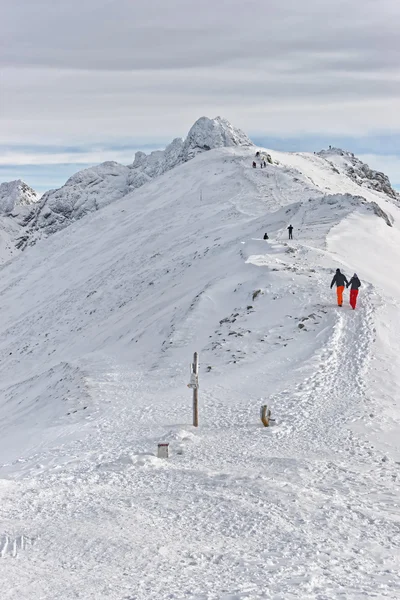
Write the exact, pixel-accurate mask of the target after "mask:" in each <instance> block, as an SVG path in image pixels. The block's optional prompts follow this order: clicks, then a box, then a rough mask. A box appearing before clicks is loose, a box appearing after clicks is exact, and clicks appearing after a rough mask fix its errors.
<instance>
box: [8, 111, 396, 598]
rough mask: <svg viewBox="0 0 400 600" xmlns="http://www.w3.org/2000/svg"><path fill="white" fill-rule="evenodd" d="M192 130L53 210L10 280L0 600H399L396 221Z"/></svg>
mask: <svg viewBox="0 0 400 600" xmlns="http://www.w3.org/2000/svg"><path fill="white" fill-rule="evenodd" d="M215 123H216V124H215ZM203 125H204V123H203ZM218 126H219V128H218ZM194 127H195V132H194V134H195V135H194V136H193V137H194V138H195V140H196V141H195V142H194V141H193V139H192V138H191V136H190V134H189V136H188V138H187V140H188V139H190V142H187V140H186V141H185V142H182V141H176V140H175V141H174V142H173V143H172V145H171V146H170V147H169V151H168V148H167V150H166V151H165V153H164V154H163V156H162V157H161V156H160V155H159V154H156V155H154V153H153V154H152V155H150V156H149V157H146V156H143V155H139V156H136V159H135V163H136V166H135V163H134V164H133V166H131V167H123V166H122V165H118V164H117V163H106V165H101V166H100V167H96V168H93V169H90V170H86V171H83V172H81V173H78V174H77V175H75V176H74V177H72V178H71V179H70V180H69V182H67V184H66V186H64V188H61V190H58V191H55V192H51V193H50V195H48V196H47V199H46V200H45V201H44V202H43V199H42V201H41V202H42V204H41V209H40V210H39V212H38V213H36V216H37V219H38V220H37V221H36V222H37V223H39V220H40V219H42V218H43V219H45V218H46V217H45V213H44V210H47V209H46V208H45V205H46V206H47V207H48V209H49V210H50V206H51V211H52V214H51V215H49V217H48V218H49V219H51V222H52V223H53V225H52V227H53V230H51V229H48V230H47V233H46V236H48V237H46V236H45V239H42V240H41V241H38V242H37V243H36V245H34V246H32V247H29V245H28V247H27V249H26V250H25V251H24V252H22V253H19V254H18V256H15V257H14V258H13V259H12V260H9V261H8V262H7V263H6V264H4V265H3V266H2V267H1V278H0V309H1V315H2V319H1V333H0V370H1V380H0V381H1V383H0V386H1V388H0V389H1V394H0V449H1V454H0V457H1V458H0V495H1V508H0V511H1V512H0V515H1V518H0V568H1V574H2V584H3V597H5V598H10V599H18V600H24V599H25V598H26V599H28V598H29V599H32V598H43V599H49V600H50V599H51V600H66V599H69V598H82V599H85V600H91V599H93V600H94V599H96V600H98V599H99V598H101V599H103V598H110V599H115V600H122V599H125V600H128V599H129V600H133V599H135V600H153V599H154V600H156V599H157V600H159V599H164V598H165V599H167V598H170V599H171V598H174V599H177V600H178V599H179V600H182V599H183V598H188V599H189V598H190V599H196V600H206V599H207V600H208V599H223V600H228V599H229V600H244V599H246V600H250V599H259V598H266V599H273V600H291V599H300V598H301V599H302V600H311V599H318V600H338V599H343V600H344V599H345V600H361V599H365V598H378V599H381V598H382V599H383V598H389V599H393V600H394V599H397V598H399V597H400V579H399V567H400V553H399V546H400V536H399V525H400V509H399V465H400V442H399V440H400V437H399V425H398V423H399V412H400V410H399V404H400V398H399V392H398V390H399V386H400V375H399V373H400V341H399V340H400V324H399V319H398V315H399V308H400V283H399V280H398V277H397V271H396V269H397V264H398V263H399V261H400V226H399V223H400V208H399V205H398V199H397V198H396V197H394V196H393V195H392V194H390V193H385V191H384V190H383V189H377V188H376V186H372V187H370V186H364V185H360V182H359V181H355V180H354V178H352V177H349V175H348V173H347V168H348V164H347V162H346V165H340V164H339V165H338V164H336V163H335V161H333V160H332V158H331V157H330V158H329V160H328V158H327V157H325V156H321V155H315V154H307V153H296V154H285V153H281V152H274V151H273V150H268V153H269V154H270V155H271V157H272V164H267V166H266V167H265V168H263V169H260V167H259V164H258V165H257V168H256V169H254V168H252V161H253V160H254V156H255V152H256V150H257V149H256V148H254V147H253V146H252V145H251V143H250V142H249V140H248V138H246V137H245V136H244V134H242V133H236V130H233V128H232V129H231V126H228V125H226V124H225V122H224V120H223V119H220V120H218V121H217V120H213V121H212V122H211V124H209V123H208V121H207V122H206V124H205V126H203V127H200V132H199V131H197V133H196V127H197V125H196V124H195V126H194ZM221 127H222V129H223V131H221ZM209 130H210V131H209ZM232 131H233V133H232ZM210 132H211V133H210ZM210 137H211V138H213V139H214V140H215V139H217V140H219V141H217V142H215V144H214V145H212V144H211V145H210V143H209V141H210ZM232 140H234V141H232ZM185 145H186V146H185ZM208 147H209V148H210V149H208ZM211 148H212V149H211ZM168 157H169V158H168ZM167 164H168V165H169V166H168V167H166V165H167ZM105 173H107V176H105V175H104V174H105ZM133 174H134V177H136V176H137V177H138V179H135V181H139V179H140V180H141V185H140V188H139V186H138V185H136V184H132V181H133V179H132V177H133ZM129 182H131V183H129ZM65 188H70V189H69V190H68V192H67V190H66V189H65ZM78 188H79V189H80V190H81V193H80V195H79V199H78V196H75V195H74V192H73V190H74V189H75V190H77V189H78ZM93 189H97V190H98V193H97V194H95V195H93V194H92V192H91V190H93ZM57 194H58V195H57ZM50 198H51V201H50ZM96 203H97V204H96ZM85 213H90V214H86V216H84V214H85ZM71 215H74V217H73V219H70V216H71ZM63 217H65V219H66V220H69V222H68V227H66V226H64V227H63V225H65V223H66V221H64V220H63ZM49 222H50V221H49ZM289 224H292V225H293V227H294V231H293V237H294V239H293V240H290V241H289V240H288V239H287V237H288V236H287V229H286V228H287V227H288V225H289ZM52 231H53V232H55V233H56V235H50V233H51V232H52ZM265 232H268V236H269V239H268V240H263V239H262V238H263V235H264V233H265ZM338 267H339V268H340V269H341V270H342V271H343V272H344V273H345V274H346V275H347V276H351V275H352V274H353V273H354V272H357V274H358V276H359V277H360V279H361V281H362V287H361V290H360V295H359V301H358V306H357V308H356V310H355V311H353V310H351V309H350V307H349V305H348V292H347V291H346V303H345V306H343V307H342V308H338V307H337V306H336V305H335V293H334V290H330V287H329V285H330V282H331V279H332V276H333V274H334V272H335V269H336V268H338ZM194 352H198V353H199V356H200V373H199V382H200V388H199V421H200V424H199V427H198V428H194V427H193V426H192V396H191V391H190V390H189V389H188V388H187V383H188V382H189V375H190V374H189V364H190V362H191V361H192V357H193V353H194ZM263 404H268V406H269V407H270V408H271V410H272V417H273V419H274V421H273V423H272V425H271V426H270V427H268V428H265V427H263V425H262V423H261V421H260V407H261V405H263ZM159 443H168V444H169V458H168V459H162V458H158V457H157V445H158V444H159Z"/></svg>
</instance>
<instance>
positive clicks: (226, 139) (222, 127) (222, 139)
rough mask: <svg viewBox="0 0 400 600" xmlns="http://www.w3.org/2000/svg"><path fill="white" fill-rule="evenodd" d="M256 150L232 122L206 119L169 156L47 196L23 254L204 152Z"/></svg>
mask: <svg viewBox="0 0 400 600" xmlns="http://www.w3.org/2000/svg"><path fill="white" fill-rule="evenodd" d="M232 146H252V143H251V141H250V140H249V138H248V137H247V136H246V135H245V134H244V133H243V132H241V131H240V130H239V129H235V128H234V127H233V126H232V125H231V124H230V123H229V121H227V120H226V119H222V118H221V117H217V118H215V119H208V118H207V117H202V118H200V119H199V120H198V121H196V123H195V124H194V125H193V127H192V128H191V129H190V131H189V133H188V136H187V138H186V139H185V140H181V139H179V138H177V139H175V140H174V141H173V142H172V143H171V144H170V145H169V146H167V148H166V149H165V150H164V151H156V152H152V153H151V154H150V155H149V156H147V155H146V154H145V153H144V152H137V153H136V156H135V160H134V162H133V164H132V165H130V166H128V167H126V166H124V165H120V164H118V163H117V162H113V161H108V162H105V163H102V164H101V165H98V166H97V167H91V168H89V169H84V170H83V171H79V172H78V173H76V174H75V175H73V176H72V177H70V178H69V179H68V181H67V182H66V183H65V185H64V186H63V187H61V188H60V189H58V190H50V191H49V192H46V193H45V194H44V195H43V197H42V200H41V202H40V205H39V206H38V208H37V210H36V212H35V215H34V216H33V218H32V219H31V220H30V222H29V227H28V228H27V231H26V233H25V235H24V236H23V237H21V240H20V242H19V244H18V246H19V247H21V248H26V246H28V245H31V244H33V243H35V242H36V241H37V240H39V239H41V238H42V237H47V236H48V235H51V234H53V233H56V232H57V231H60V230H61V229H64V228H65V227H67V226H68V225H70V224H71V223H73V222H74V221H77V220H79V219H81V218H82V217H84V216H85V215H87V214H89V213H92V212H95V211H97V210H99V209H101V208H103V207H104V206H107V205H108V204H110V203H111V202H115V200H118V199H119V198H122V197H123V196H126V195H127V194H128V193H129V192H130V191H132V190H133V189H136V188H138V187H141V186H142V185H144V184H145V183H147V182H148V181H150V180H151V179H152V178H153V177H158V176H160V175H162V174H163V173H165V172H166V171H169V170H170V169H173V168H174V167H176V166H178V165H180V164H182V163H185V162H187V161H188V160H191V159H192V158H194V156H196V155H197V154H198V153H199V152H205V151H208V150H211V149H214V148H220V147H232Z"/></svg>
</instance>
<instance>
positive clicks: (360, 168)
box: [318, 148, 400, 200]
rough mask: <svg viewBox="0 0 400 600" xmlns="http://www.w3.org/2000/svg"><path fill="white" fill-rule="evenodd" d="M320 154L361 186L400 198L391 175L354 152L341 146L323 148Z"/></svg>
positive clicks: (396, 198)
mask: <svg viewBox="0 0 400 600" xmlns="http://www.w3.org/2000/svg"><path fill="white" fill-rule="evenodd" d="M318 155H319V156H321V157H322V158H325V159H326V160H328V161H329V162H330V163H332V164H334V165H335V166H336V167H341V168H343V169H344V171H345V172H346V174H347V175H348V176H349V177H350V179H352V180H353V181H355V183H357V184H358V185H359V186H361V187H367V188H369V189H372V190H375V191H376V192H383V193H384V194H387V195H388V196H390V197H391V198H393V199H395V200H400V196H399V194H398V193H397V192H396V191H395V190H394V189H393V188H392V186H391V183H390V180H389V177H388V176H387V175H385V173H381V172H380V171H374V169H371V167H369V166H368V165H367V164H365V163H363V162H362V161H361V160H360V159H359V158H357V157H356V156H354V154H353V153H352V152H347V151H346V150H342V149H341V148H330V149H329V150H321V151H320V152H318Z"/></svg>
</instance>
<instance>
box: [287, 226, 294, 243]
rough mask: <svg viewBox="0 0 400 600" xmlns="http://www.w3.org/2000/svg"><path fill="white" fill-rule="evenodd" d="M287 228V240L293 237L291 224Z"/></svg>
mask: <svg viewBox="0 0 400 600" xmlns="http://www.w3.org/2000/svg"><path fill="white" fill-rule="evenodd" d="M288 230H289V240H292V239H293V225H289V227H288Z"/></svg>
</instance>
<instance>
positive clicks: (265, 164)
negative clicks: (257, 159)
mask: <svg viewBox="0 0 400 600" xmlns="http://www.w3.org/2000/svg"><path fill="white" fill-rule="evenodd" d="M266 166H267V163H266V160H265V158H264V169H265V167H266Z"/></svg>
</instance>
